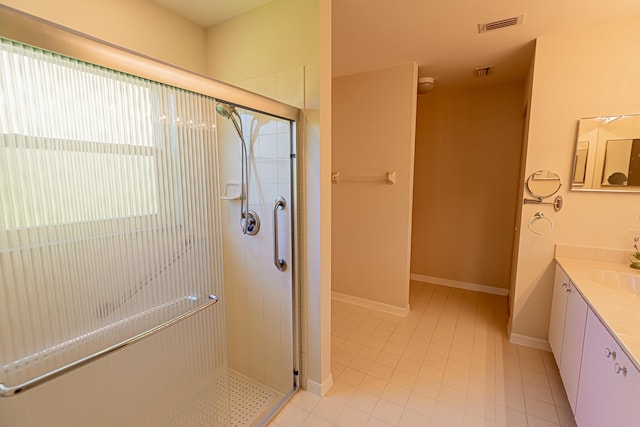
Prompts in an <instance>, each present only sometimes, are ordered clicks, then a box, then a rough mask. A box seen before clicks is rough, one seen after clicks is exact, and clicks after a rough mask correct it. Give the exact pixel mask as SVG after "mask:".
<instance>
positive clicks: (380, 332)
mask: <svg viewBox="0 0 640 427" xmlns="http://www.w3.org/2000/svg"><path fill="white" fill-rule="evenodd" d="M410 303H411V313H410V314H409V316H408V317H406V318H402V317H398V316H394V315H390V314H385V313H381V312H378V311H375V310H369V309H366V308H363V307H359V306H355V305H350V304H346V303H343V302H338V301H333V307H332V374H333V380H334V386H333V387H332V388H331V390H330V391H329V393H328V394H327V396H325V397H324V398H322V399H321V398H318V397H316V396H314V395H312V394H310V393H307V392H305V391H302V392H300V393H298V394H297V395H296V396H295V397H294V398H293V399H292V401H291V402H290V403H289V404H288V405H287V406H286V407H285V408H284V409H283V410H282V411H281V412H280V413H279V414H278V416H277V417H276V418H275V419H274V420H273V421H272V422H271V423H270V424H269V425H270V426H271V427H294V426H296V427H297V426H303V427H330V426H340V427H360V426H366V427H388V426H400V427H409V426H419V427H429V426H432V427H437V426H474V427H475V426H508V427H520V426H529V427H542V426H575V422H574V420H573V416H572V414H571V409H570V408H569V403H568V401H567V397H566V395H565V393H564V389H563V386H562V383H561V380H560V377H559V374H558V368H557V366H556V364H555V361H554V359H553V355H552V354H551V353H548V352H544V351H539V350H535V349H531V348H528V347H523V346H519V345H515V344H510V343H509V342H508V341H507V336H506V323H507V297H500V296H495V295H488V294H482V293H477V292H471V291H464V290H460V289H453V288H447V287H442V286H435V285H430V284H425V283H419V282H412V283H411V297H410Z"/></svg>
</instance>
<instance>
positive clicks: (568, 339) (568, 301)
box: [549, 267, 588, 414]
mask: <svg viewBox="0 0 640 427" xmlns="http://www.w3.org/2000/svg"><path fill="white" fill-rule="evenodd" d="M587 311H588V306H587V303H586V301H585V300H584V298H583V297H582V295H580V293H579V292H578V291H577V289H576V287H575V286H574V284H573V283H571V281H570V280H569V278H568V277H567V275H566V274H565V273H564V271H563V270H562V269H561V268H560V267H556V277H555V280H554V291H553V300H552V304H551V319H550V323H549V344H550V345H551V349H552V351H553V355H554V357H555V359H556V363H557V364H558V368H559V369H560V377H561V378H562V383H563V384H564V388H565V391H566V393H567V398H568V399H569V404H570V405H571V410H572V411H573V413H574V414H575V413H576V402H577V397H578V383H579V380H580V361H581V359H582V345H583V341H584V333H585V326H586V320H587Z"/></svg>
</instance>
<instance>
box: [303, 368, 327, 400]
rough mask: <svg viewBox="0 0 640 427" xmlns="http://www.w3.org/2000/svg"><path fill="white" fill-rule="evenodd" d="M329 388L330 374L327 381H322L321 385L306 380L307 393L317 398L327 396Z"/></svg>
mask: <svg viewBox="0 0 640 427" xmlns="http://www.w3.org/2000/svg"><path fill="white" fill-rule="evenodd" d="M331 386H333V376H332V375H331V374H329V376H328V377H327V379H325V380H324V381H322V384H320V383H317V382H315V381H311V380H307V391H308V392H309V393H311V394H313V395H316V396H318V397H322V396H324V395H325V394H327V392H328V391H329V389H330V388H331Z"/></svg>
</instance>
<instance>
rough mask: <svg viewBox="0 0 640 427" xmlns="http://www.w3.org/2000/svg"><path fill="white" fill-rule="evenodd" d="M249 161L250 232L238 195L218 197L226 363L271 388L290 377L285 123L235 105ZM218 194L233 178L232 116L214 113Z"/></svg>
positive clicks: (237, 154) (287, 383) (237, 146)
mask: <svg viewBox="0 0 640 427" xmlns="http://www.w3.org/2000/svg"><path fill="white" fill-rule="evenodd" d="M239 112H240V114H241V117H242V129H243V134H244V138H245V141H246V144H247V148H248V149H249V150H250V156H249V157H250V163H249V181H250V185H249V208H250V209H251V210H253V211H255V212H256V213H257V214H258V216H259V218H260V224H261V225H260V231H259V232H258V234H257V235H255V236H249V235H243V234H242V229H241V225H240V199H223V200H221V210H222V224H223V250H224V275H225V300H226V301H225V302H226V315H227V346H228V357H229V368H230V369H233V370H235V371H237V372H239V373H241V374H243V375H245V376H247V377H249V378H251V379H253V380H255V381H258V382H260V383H262V384H264V385H266V386H268V387H270V388H272V389H274V390H276V391H278V392H281V393H285V392H287V391H289V390H290V389H291V388H292V384H293V379H292V378H293V377H292V375H293V363H292V360H293V347H292V336H293V334H292V330H293V328H292V275H291V266H290V264H291V208H292V205H291V184H290V183H291V164H290V162H291V160H290V154H291V129H290V123H289V122H287V121H285V120H281V119H276V118H273V117H269V116H266V115H262V114H258V113H253V112H249V111H243V110H240V109H239ZM218 144H219V164H220V186H221V194H222V195H223V196H224V195H225V193H226V194H227V195H228V196H233V195H234V194H233V193H234V190H238V189H239V187H238V186H237V185H236V183H239V182H240V181H241V141H240V138H239V137H238V135H237V133H236V131H235V128H234V127H233V124H232V123H231V122H230V121H229V120H227V119H224V118H222V117H218ZM278 196H282V197H284V198H285V200H286V201H287V206H286V208H285V209H284V210H281V211H278V213H277V218H278V234H279V235H278V243H279V248H280V257H282V258H284V259H285V260H286V261H287V263H288V264H289V266H288V268H287V269H286V270H285V271H284V272H281V271H279V270H278V269H277V268H276V267H275V265H274V263H273V239H274V235H273V206H274V202H275V199H276V198H277V197H278Z"/></svg>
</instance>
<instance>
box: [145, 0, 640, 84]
mask: <svg viewBox="0 0 640 427" xmlns="http://www.w3.org/2000/svg"><path fill="white" fill-rule="evenodd" d="M153 1H154V2H156V3H158V4H161V5H164V6H165V7H167V8H169V9H171V10H172V11H174V12H176V13H178V14H180V15H183V16H185V17H186V18H187V19H190V20H192V21H193V22H196V23H198V24H199V25H201V26H203V27H205V28H206V27H209V26H211V25H213V23H215V22H219V21H222V20H224V19H227V18H228V17H230V16H233V14H238V13H242V12H244V11H246V10H248V9H250V8H252V7H257V6H259V5H261V4H263V3H266V2H267V1H265V0H224V1H222V0H208V1H206V0H153ZM299 1H303V0H299ZM319 1H329V0H319ZM231 6H234V7H238V9H236V10H235V11H232V10H231V9H230V7H231ZM332 9H333V10H332V12H333V13H332V21H333V23H332V25H333V26H332V37H333V54H332V55H333V58H332V60H333V64H332V67H333V75H334V77H335V76H342V75H348V74H353V73H357V72H362V71H368V70H373V69H377V68H382V67H386V66H390V65H394V64H398V63H403V62H408V61H415V62H416V63H417V64H418V66H419V74H420V76H430V77H435V78H436V83H437V84H440V85H442V84H448V85H456V86H467V85H476V84H488V83H497V82H504V81H514V80H521V79H523V78H524V77H525V75H526V72H527V70H528V67H529V63H530V60H531V55H532V53H533V46H534V44H533V41H534V40H535V39H536V37H538V36H540V35H544V34H548V33H553V32H558V31H563V30H566V29H570V28H573V27H583V28H587V27H590V26H597V25H602V24H605V23H608V22H612V21H616V20H621V19H627V18H633V17H640V0H606V1H605V0H484V1H482V0H393V1H389V0H333V3H332ZM520 14H525V20H524V25H522V26H517V27H510V28H505V29H500V30H497V31H493V32H489V33H483V34H478V29H477V24H479V23H485V22H491V21H496V20H500V19H504V18H509V17H513V16H517V15H520ZM488 65H493V66H494V67H495V72H494V75H493V76H490V77H485V78H474V77H473V69H474V68H476V67H483V66H488Z"/></svg>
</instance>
